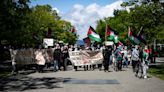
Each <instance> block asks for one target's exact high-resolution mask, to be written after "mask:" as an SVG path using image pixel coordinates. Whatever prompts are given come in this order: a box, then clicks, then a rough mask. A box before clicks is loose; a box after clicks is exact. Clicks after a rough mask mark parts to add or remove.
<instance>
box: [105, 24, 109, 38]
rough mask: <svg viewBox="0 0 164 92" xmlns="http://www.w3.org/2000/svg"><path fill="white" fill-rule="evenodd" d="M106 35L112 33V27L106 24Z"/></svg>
mask: <svg viewBox="0 0 164 92" xmlns="http://www.w3.org/2000/svg"><path fill="white" fill-rule="evenodd" d="M105 35H106V36H109V35H110V28H109V26H108V25H106V31H105Z"/></svg>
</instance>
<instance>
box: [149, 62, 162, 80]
mask: <svg viewBox="0 0 164 92" xmlns="http://www.w3.org/2000/svg"><path fill="white" fill-rule="evenodd" d="M148 73H149V74H151V75H154V76H156V77H158V78H160V79H162V80H164V65H157V66H150V68H149V69H148Z"/></svg>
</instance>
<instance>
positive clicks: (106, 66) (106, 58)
mask: <svg viewBox="0 0 164 92" xmlns="http://www.w3.org/2000/svg"><path fill="white" fill-rule="evenodd" d="M111 55H112V48H111V46H106V48H105V50H104V51H103V56H104V61H103V64H104V71H105V72H109V60H110V56H111Z"/></svg>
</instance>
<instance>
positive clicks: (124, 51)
mask: <svg viewBox="0 0 164 92" xmlns="http://www.w3.org/2000/svg"><path fill="white" fill-rule="evenodd" d="M122 53H123V67H126V68H128V51H127V47H126V46H125V47H124V49H123V51H122Z"/></svg>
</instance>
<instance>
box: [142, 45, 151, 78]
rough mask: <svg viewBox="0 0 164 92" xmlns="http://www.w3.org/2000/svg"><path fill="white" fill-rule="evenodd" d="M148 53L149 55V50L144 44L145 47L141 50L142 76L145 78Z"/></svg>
mask: <svg viewBox="0 0 164 92" xmlns="http://www.w3.org/2000/svg"><path fill="white" fill-rule="evenodd" d="M149 55H150V50H149V49H148V47H147V46H145V48H144V50H143V62H142V67H143V78H147V69H148V64H149Z"/></svg>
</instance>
